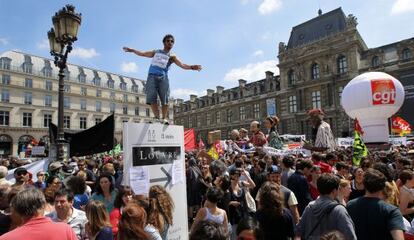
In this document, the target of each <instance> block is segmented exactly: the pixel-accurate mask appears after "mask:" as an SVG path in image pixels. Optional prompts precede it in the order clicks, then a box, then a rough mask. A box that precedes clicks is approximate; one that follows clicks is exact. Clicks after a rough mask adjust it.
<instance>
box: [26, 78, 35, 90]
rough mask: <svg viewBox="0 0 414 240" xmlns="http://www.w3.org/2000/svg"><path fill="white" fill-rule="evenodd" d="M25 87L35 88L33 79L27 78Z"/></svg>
mask: <svg viewBox="0 0 414 240" xmlns="http://www.w3.org/2000/svg"><path fill="white" fill-rule="evenodd" d="M24 87H27V88H33V79H31V78H26V79H25V80H24Z"/></svg>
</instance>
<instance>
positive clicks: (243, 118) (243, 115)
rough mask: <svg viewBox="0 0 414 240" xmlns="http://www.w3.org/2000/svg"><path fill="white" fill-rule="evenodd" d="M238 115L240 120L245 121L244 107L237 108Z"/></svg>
mask: <svg viewBox="0 0 414 240" xmlns="http://www.w3.org/2000/svg"><path fill="white" fill-rule="evenodd" d="M239 113H240V120H245V119H246V111H245V106H240V107H239Z"/></svg>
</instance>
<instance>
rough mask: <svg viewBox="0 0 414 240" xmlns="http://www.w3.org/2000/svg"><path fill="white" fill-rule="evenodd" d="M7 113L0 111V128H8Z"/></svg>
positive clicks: (8, 114)
mask: <svg viewBox="0 0 414 240" xmlns="http://www.w3.org/2000/svg"><path fill="white" fill-rule="evenodd" d="M9 118H10V112H9V111H0V126H9Z"/></svg>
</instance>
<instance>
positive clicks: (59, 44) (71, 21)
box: [47, 5, 82, 161]
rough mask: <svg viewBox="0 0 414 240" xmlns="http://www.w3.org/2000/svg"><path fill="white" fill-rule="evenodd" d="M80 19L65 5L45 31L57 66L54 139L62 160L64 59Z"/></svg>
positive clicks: (74, 39) (74, 37)
mask: <svg viewBox="0 0 414 240" xmlns="http://www.w3.org/2000/svg"><path fill="white" fill-rule="evenodd" d="M81 20H82V17H81V14H77V13H75V7H74V6H73V5H66V6H65V7H64V8H62V9H61V10H59V11H58V12H57V13H55V15H54V16H53V17H52V22H53V28H52V29H51V30H50V31H49V32H48V33H47V37H48V39H49V44H50V54H51V55H52V56H54V58H55V61H54V63H55V66H56V67H58V68H59V74H58V76H59V93H58V98H59V100H58V132H57V141H56V142H57V155H56V156H57V159H58V160H59V161H63V160H64V154H65V152H66V153H67V152H68V144H67V143H65V135H64V132H63V95H64V77H65V74H64V69H65V68H67V65H66V60H67V58H68V54H69V53H70V51H72V43H73V42H75V41H76V40H77V35H78V29H79V26H80V24H81Z"/></svg>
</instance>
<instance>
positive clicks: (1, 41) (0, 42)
mask: <svg viewBox="0 0 414 240" xmlns="http://www.w3.org/2000/svg"><path fill="white" fill-rule="evenodd" d="M0 44H2V45H7V44H9V41H8V40H7V39H6V38H0Z"/></svg>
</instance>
